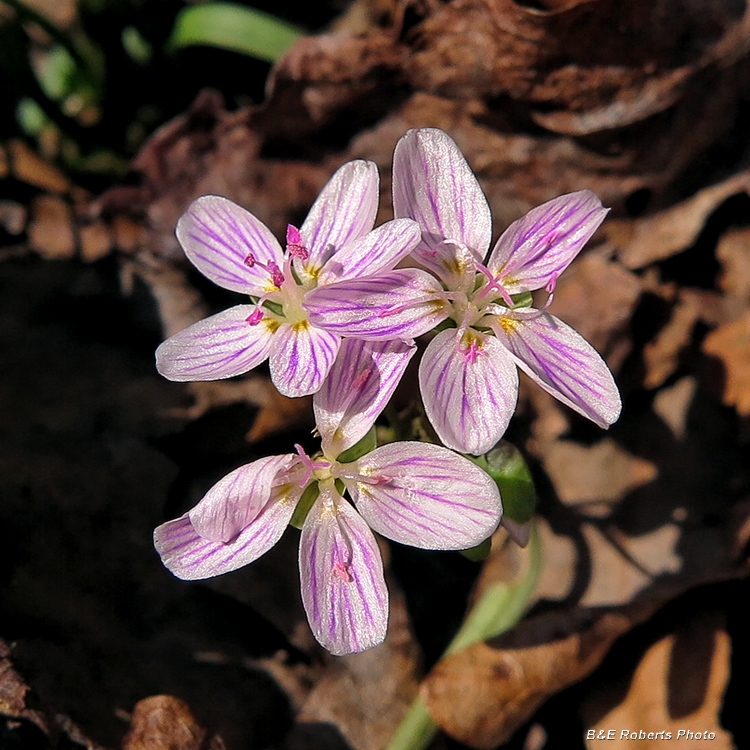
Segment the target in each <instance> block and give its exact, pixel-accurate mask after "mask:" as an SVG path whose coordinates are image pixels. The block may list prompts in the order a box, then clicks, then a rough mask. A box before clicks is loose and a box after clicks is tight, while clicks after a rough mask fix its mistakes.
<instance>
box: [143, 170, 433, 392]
mask: <svg viewBox="0 0 750 750" xmlns="http://www.w3.org/2000/svg"><path fill="white" fill-rule="evenodd" d="M377 204H378V173H377V167H376V166H375V164H374V163H372V162H369V161H362V160H357V161H352V162H348V163H347V164H344V165H343V166H342V167H341V168H340V169H339V170H338V171H337V172H336V173H335V174H334V176H333V177H332V178H331V180H330V181H329V182H328V184H327V185H326V186H325V187H324V188H323V190H322V192H321V194H320V195H319V196H318V198H317V200H316V201H315V203H314V204H313V206H312V208H311V209H310V213H309V214H308V216H307V218H306V219H305V221H304V223H303V224H302V226H301V227H300V228H299V230H298V229H297V228H295V227H293V226H291V225H290V226H289V227H288V229H287V235H286V251H285V252H284V251H282V249H281V247H280V245H279V243H278V242H277V241H276V238H275V237H274V236H273V235H272V234H271V232H270V230H269V229H268V228H267V227H266V226H265V225H264V224H263V223H262V222H261V221H260V220H258V219H257V218H256V217H255V216H253V215H252V214H251V213H249V212H248V211H246V210H245V209H243V208H241V207H240V206H238V205H236V204H235V203H233V202H232V201H230V200H228V199H226V198H222V197H219V196H213V195H208V196H203V197H201V198H198V199H197V200H195V201H194V202H193V203H192V204H191V206H190V207H189V208H188V210H187V212H186V213H185V214H184V215H183V216H182V218H181V219H180V221H179V222H178V224H177V238H178V240H179V241H180V244H181V245H182V247H183V249H184V251H185V254H186V255H187V257H188V258H189V259H190V261H191V262H192V263H193V264H194V265H195V266H196V268H197V269H198V270H199V271H200V272H201V273H202V274H203V275H204V276H207V277H208V278H209V279H211V281H213V282H215V283H216V284H218V285H219V286H222V287H224V288H225V289H230V290H232V291H235V292H241V293H244V294H247V295H249V296H250V298H251V299H250V304H241V305H236V306H235V307H232V308H230V309H228V310H225V311H224V312H221V313H218V314H217V315H213V316H211V317H209V318H206V319H205V320H201V321H199V322H198V323H195V324H194V325H192V326H190V327H189V328H187V329H185V330H184V331H181V332H179V333H177V334H176V335H174V336H172V337H170V338H169V339H167V340H166V341H165V342H164V343H163V344H161V346H160V347H159V348H158V349H157V351H156V364H157V369H158V370H159V372H160V373H161V374H162V375H164V376H165V377H167V378H169V379H170V380H179V381H195V380H219V379H222V378H229V377H232V376H234V375H241V374H243V373H245V372H247V371H249V370H252V369H253V368H254V367H256V366H257V365H259V364H260V363H261V362H264V361H265V360H266V359H268V360H269V365H270V371H271V380H272V381H273V383H274V385H275V386H276V388H277V389H278V390H279V391H280V392H281V393H283V394H284V395H285V396H304V395H308V394H311V393H315V391H317V390H318V389H319V388H320V387H321V385H322V383H323V381H324V379H325V377H326V375H327V374H328V371H329V370H330V369H331V366H332V365H333V362H334V361H335V359H336V356H337V354H338V351H339V347H340V345H341V336H340V335H339V334H338V333H337V332H336V331H335V330H332V329H331V328H330V327H328V326H327V325H326V313H327V311H328V310H329V309H331V308H333V309H336V308H337V307H338V306H339V305H340V304H341V303H342V300H345V299H346V296H347V295H348V293H349V291H348V289H347V288H344V289H338V286H339V283H341V282H349V283H356V284H357V285H358V288H359V289H360V290H361V293H362V295H363V297H364V300H363V308H362V311H361V314H360V316H361V317H365V318H366V319H367V320H366V321H364V322H363V324H362V326H361V327H362V329H363V335H362V336H361V337H362V338H382V337H385V338H399V339H404V340H408V339H411V338H413V337H414V336H418V335H420V334H421V333H424V332H425V331H427V330H429V329H430V328H431V327H432V325H434V324H435V321H437V320H439V318H440V316H441V315H442V317H445V314H446V312H444V311H443V309H442V308H440V307H439V305H436V304H435V303H434V302H431V303H425V302H424V300H429V299H432V298H433V297H434V292H435V290H436V289H439V285H438V286H436V282H435V279H434V278H432V277H431V276H430V275H429V274H426V273H425V272H424V271H420V270H417V269H403V270H397V271H396V270H392V269H393V268H394V267H395V265H396V264H397V263H398V262H399V261H400V260H401V259H402V258H404V257H405V256H406V255H408V253H409V252H410V251H411V249H412V248H413V247H414V246H415V245H416V243H417V242H418V241H419V228H418V227H417V226H416V224H415V223H414V222H413V221H412V220H411V219H397V220H395V221H390V222H387V223H386V224H383V225H382V226H380V227H378V228H377V229H375V230H373V229H372V227H373V225H374V222H375V214H376V212H377ZM321 293H322V294H321ZM310 306H311V307H312V309H313V310H314V312H315V314H316V315H317V319H316V320H314V321H313V320H311V317H310V316H309V315H308V307H310ZM435 313H437V315H436V314H435ZM386 321H387V322H386Z"/></svg>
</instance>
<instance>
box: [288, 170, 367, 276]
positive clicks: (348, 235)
mask: <svg viewBox="0 0 750 750" xmlns="http://www.w3.org/2000/svg"><path fill="white" fill-rule="evenodd" d="M379 182H380V180H379V177H378V168H377V166H376V165H375V163H374V162H371V161H364V160H362V159H357V160H355V161H350V162H347V163H346V164H344V165H343V166H342V167H340V168H339V169H338V170H337V171H336V173H335V174H334V175H333V177H331V179H330V180H329V181H328V183H327V184H326V186H325V187H324V188H323V190H322V191H321V192H320V195H319V196H318V198H317V199H316V201H315V203H313V205H312V208H311V209H310V213H309V214H308V215H307V218H306V219H305V221H304V223H303V224H302V226H301V227H300V230H299V233H300V236H301V237H302V244H303V245H304V246H305V247H306V248H307V251H308V253H309V256H308V258H307V260H306V261H304V263H303V264H302V268H303V269H311V270H315V269H317V270H318V271H319V270H320V269H321V267H322V266H323V265H324V264H325V262H326V261H327V260H328V259H329V258H330V257H331V256H332V255H333V254H334V253H336V252H338V251H339V250H340V249H341V248H342V247H343V246H344V245H346V244H347V243H348V242H352V241H354V240H356V239H358V238H359V237H362V236H363V235H364V234H367V232H369V231H370V230H371V229H372V227H373V225H374V224H375V214H376V213H377V210H378V199H379V197H380V194H379V187H378V185H379ZM295 267H297V264H296V263H295ZM308 273H309V271H308Z"/></svg>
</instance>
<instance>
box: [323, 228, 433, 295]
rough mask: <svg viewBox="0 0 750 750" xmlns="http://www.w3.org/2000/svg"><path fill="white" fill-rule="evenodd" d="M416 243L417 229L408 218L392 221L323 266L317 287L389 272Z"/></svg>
mask: <svg viewBox="0 0 750 750" xmlns="http://www.w3.org/2000/svg"><path fill="white" fill-rule="evenodd" d="M418 242H419V227H418V226H417V224H416V222H413V221H412V220H411V219H395V220H393V221H388V222H386V223H385V224H382V225H381V226H379V227H378V228H377V229H373V230H372V232H368V233H367V234H366V235H364V237H360V238H359V239H358V240H355V241H354V242H349V243H347V244H346V245H344V246H343V247H342V249H341V250H340V252H338V253H336V255H334V256H333V257H332V258H330V259H329V260H328V262H327V263H326V264H325V266H323V270H322V271H321V273H320V276H319V277H318V284H319V285H322V284H330V283H332V282H334V281H341V280H343V279H355V278H359V277H360V276H373V275H374V274H376V273H379V272H380V271H390V270H391V269H392V268H393V267H394V266H395V265H396V264H397V263H398V262H399V261H400V260H402V259H403V258H405V257H406V256H407V255H408V254H409V253H410V252H411V251H412V250H413V249H414V247H416V245H417V243H418Z"/></svg>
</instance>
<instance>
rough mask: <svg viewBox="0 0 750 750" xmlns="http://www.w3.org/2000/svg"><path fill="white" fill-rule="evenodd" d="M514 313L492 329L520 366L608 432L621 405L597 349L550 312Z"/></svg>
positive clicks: (541, 384)
mask: <svg viewBox="0 0 750 750" xmlns="http://www.w3.org/2000/svg"><path fill="white" fill-rule="evenodd" d="M523 312H527V311H521V310H513V311H512V314H513V317H510V316H508V317H503V318H499V319H498V323H497V324H496V325H495V326H493V329H494V331H495V334H496V336H497V337H498V339H499V340H500V341H501V342H502V343H503V344H504V345H505V346H506V347H507V348H508V349H509V350H510V352H511V353H512V354H513V356H514V357H515V358H516V361H517V363H518V366H519V367H520V368H521V369H522V370H523V371H524V372H525V373H526V374H527V375H529V377H531V378H532V379H533V380H534V381H536V382H537V383H538V384H539V385H540V386H542V388H544V390H545V391H547V392H548V393H551V394H552V395H553V396H554V397H555V398H557V399H558V400H560V401H562V402H563V403H564V404H567V405H568V406H569V407H570V408H571V409H574V410H575V411H577V412H578V413H579V414H583V416H584V417H588V418H589V419H590V420H591V421H592V422H595V423H596V424H598V425H599V427H603V428H607V427H609V425H611V424H612V423H613V422H615V421H616V420H617V418H618V417H619V416H620V409H621V407H622V404H621V401H620V393H619V391H618V390H617V385H616V384H615V381H614V378H613V377H612V373H611V372H610V371H609V368H608V367H607V365H606V364H605V362H604V360H603V359H602V358H601V357H600V356H599V354H598V353H597V352H596V350H595V349H594V347H593V346H591V344H589V343H588V342H587V341H586V340H585V339H584V338H583V337H582V336H581V335H580V334H578V333H576V332H575V331H574V330H573V329H572V328H571V327H570V326H569V325H566V324H565V323H563V322H562V320H560V319H559V318H556V317H555V316H554V315H550V314H549V313H541V314H538V315H536V316H532V313H533V311H529V312H528V313H527V314H526V315H524V314H523Z"/></svg>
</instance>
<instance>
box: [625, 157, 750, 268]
mask: <svg viewBox="0 0 750 750" xmlns="http://www.w3.org/2000/svg"><path fill="white" fill-rule="evenodd" d="M740 193H745V194H748V193H750V172H747V171H744V172H739V173H738V174H736V175H733V176H732V177H730V178H728V179H727V180H725V181H723V182H720V183H717V184H715V185H711V186H710V187H707V188H705V189H704V190H701V191H700V192H698V193H696V194H695V195H694V196H692V197H691V198H688V199H687V200H685V201H682V203H678V204H677V205H675V206H672V207H671V208H668V209H666V210H664V211H661V212H659V213H657V214H655V215H654V216H651V217H648V218H645V219H641V220H638V221H636V222H633V233H632V236H631V238H630V240H629V242H628V243H627V244H626V245H625V246H624V247H622V248H621V249H620V251H619V253H618V257H619V258H620V260H621V261H622V263H623V264H624V265H625V266H626V267H627V268H643V267H644V266H647V265H648V264H649V263H654V262H655V261H659V260H664V259H665V258H669V257H670V256H671V255H674V254H675V253H679V252H681V251H682V250H685V249H686V248H687V247H690V245H692V244H693V242H694V241H695V239H696V237H697V236H698V234H699V232H700V231H701V229H702V228H703V226H704V225H705V223H706V219H707V218H708V216H709V215H710V214H711V213H712V212H713V211H714V210H715V209H716V208H717V207H718V206H719V205H720V204H721V203H723V202H724V201H725V200H727V198H730V197H732V196H733V195H737V194H740Z"/></svg>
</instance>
